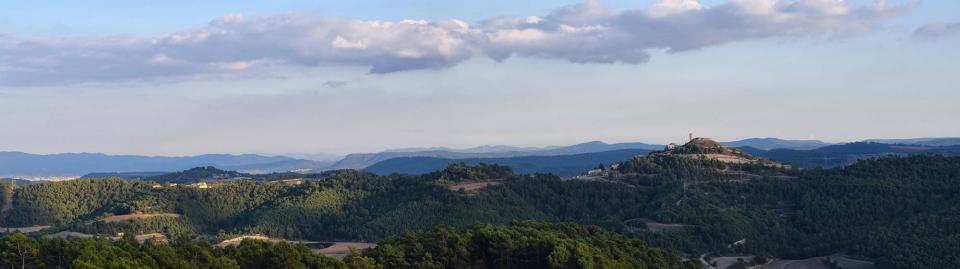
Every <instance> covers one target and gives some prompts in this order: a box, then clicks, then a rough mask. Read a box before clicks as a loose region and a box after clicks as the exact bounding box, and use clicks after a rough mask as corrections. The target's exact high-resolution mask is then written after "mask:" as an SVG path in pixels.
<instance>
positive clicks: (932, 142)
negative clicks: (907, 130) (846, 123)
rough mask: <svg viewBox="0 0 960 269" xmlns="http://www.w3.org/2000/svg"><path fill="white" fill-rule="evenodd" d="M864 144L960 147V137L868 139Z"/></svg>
mask: <svg viewBox="0 0 960 269" xmlns="http://www.w3.org/2000/svg"><path fill="white" fill-rule="evenodd" d="M864 142H874V143H884V144H904V145H921V146H931V147H945V146H957V145H960V137H944V138H908V139H867V140H865V141H864Z"/></svg>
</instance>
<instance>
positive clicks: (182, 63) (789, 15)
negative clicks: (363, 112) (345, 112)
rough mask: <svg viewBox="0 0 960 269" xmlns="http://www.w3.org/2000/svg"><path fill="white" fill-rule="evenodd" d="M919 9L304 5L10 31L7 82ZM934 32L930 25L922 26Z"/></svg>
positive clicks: (793, 23) (181, 71)
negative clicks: (178, 22)
mask: <svg viewBox="0 0 960 269" xmlns="http://www.w3.org/2000/svg"><path fill="white" fill-rule="evenodd" d="M909 9H910V5H905V4H901V5H886V4H883V3H879V4H876V5H856V4H853V3H851V1H847V0H804V1H798V0H732V1H730V2H726V3H722V4H718V5H715V6H704V5H702V4H701V3H699V2H698V1H696V0H661V1H657V2H656V3H654V4H652V5H651V6H648V7H645V8H640V9H632V10H614V9H611V8H609V7H607V6H605V5H604V4H603V3H601V2H599V1H596V0H588V1H585V2H582V3H579V4H575V5H570V6H564V7H561V8H558V9H556V10H554V11H553V12H551V13H550V14H547V15H546V16H529V17H501V18H495V19H490V20H486V21H482V22H479V23H477V24H474V25H470V24H467V23H465V22H463V21H460V20H450V21H436V22H431V21H424V20H402V21H397V22H391V21H375V20H374V21H363V20H349V19H338V18H331V17H324V16H320V15H316V14H306V13H288V14H283V15H276V16H266V17H254V18H246V17H243V16H241V15H236V14H230V15H226V16H223V17H221V18H218V19H215V20H213V21H212V22H210V23H209V24H207V25H205V26H202V27H198V28H194V29H185V30H182V31H178V32H176V33H172V34H168V35H163V36H156V37H148V38H144V37H127V36H117V37H85V38H39V37H16V36H13V35H0V84H8V85H9V84H24V85H33V84H43V83H76V82H91V81H118V80H138V79H152V78H160V77H196V76H197V75H203V74H218V73H236V72H243V71H244V70H250V69H254V68H257V67H258V66H264V65H268V64H267V63H269V65H282V66H293V67H297V66H302V67H311V66H318V65H359V66H369V67H370V72H371V73H390V72H397V71H404V70H416V69H437V68H446V67H449V66H453V65H456V64H458V63H460V62H462V61H464V60H466V59H469V58H470V57H473V56H477V55H485V56H488V57H491V58H494V59H497V60H504V59H507V58H509V57H511V56H515V55H517V56H524V57H538V58H555V59H565V60H568V61H571V62H576V63H617V62H619V63H628V64H639V63H644V62H646V61H647V60H648V59H649V58H650V55H649V54H648V51H649V50H660V49H666V50H669V51H672V52H681V51H686V50H694V49H700V48H705V47H709V46H715V45H719V44H725V43H731V42H738V41H745V40H752V39H764V38H797V37H824V36H847V35H853V34H858V33H862V32H865V31H869V30H872V29H874V28H876V27H877V26H878V25H879V24H880V23H882V22H883V21H884V19H885V18H888V17H890V16H892V15H895V14H898V13H900V12H903V11H906V10H909ZM951 27H953V26H950V27H947V28H948V29H953V28H951ZM954 28H955V27H954ZM920 32H921V31H920V30H918V33H920ZM927 32H932V30H924V31H922V34H925V33H927Z"/></svg>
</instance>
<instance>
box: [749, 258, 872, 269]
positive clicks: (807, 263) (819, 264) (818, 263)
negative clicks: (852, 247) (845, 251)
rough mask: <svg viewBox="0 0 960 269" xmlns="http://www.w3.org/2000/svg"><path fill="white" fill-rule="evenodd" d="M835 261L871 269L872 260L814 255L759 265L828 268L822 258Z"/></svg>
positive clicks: (768, 268)
mask: <svg viewBox="0 0 960 269" xmlns="http://www.w3.org/2000/svg"><path fill="white" fill-rule="evenodd" d="M828 257H829V258H830V259H833V260H835V261H837V264H838V265H840V268H844V269H873V268H875V267H874V264H873V262H869V261H862V260H855V259H850V258H847V257H843V256H824V257H814V258H809V259H805V260H779V261H775V262H772V263H770V264H767V265H764V266H763V267H760V268H761V269H830V267H828V266H827V265H826V264H823V260H824V259H826V258H828Z"/></svg>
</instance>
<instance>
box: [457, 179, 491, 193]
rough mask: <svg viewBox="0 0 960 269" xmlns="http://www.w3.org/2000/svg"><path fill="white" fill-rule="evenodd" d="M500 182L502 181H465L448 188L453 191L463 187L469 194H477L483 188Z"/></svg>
mask: <svg viewBox="0 0 960 269" xmlns="http://www.w3.org/2000/svg"><path fill="white" fill-rule="evenodd" d="M500 184H501V183H500V182H499V181H479V182H478V181H464V182H460V183H457V184H453V185H450V187H448V189H450V190H451V191H460V189H463V191H465V192H467V194H477V193H479V192H480V190H482V189H483V188H486V187H493V186H496V185H500Z"/></svg>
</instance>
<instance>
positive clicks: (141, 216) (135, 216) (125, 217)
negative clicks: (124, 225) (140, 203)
mask: <svg viewBox="0 0 960 269" xmlns="http://www.w3.org/2000/svg"><path fill="white" fill-rule="evenodd" d="M153 217H174V218H179V217H180V214H174V213H155V214H130V215H116V216H109V217H106V218H103V222H106V223H111V222H121V221H128V220H132V219H146V218H153Z"/></svg>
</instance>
